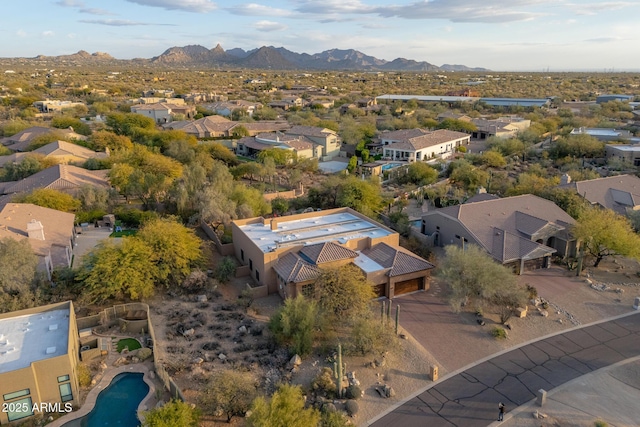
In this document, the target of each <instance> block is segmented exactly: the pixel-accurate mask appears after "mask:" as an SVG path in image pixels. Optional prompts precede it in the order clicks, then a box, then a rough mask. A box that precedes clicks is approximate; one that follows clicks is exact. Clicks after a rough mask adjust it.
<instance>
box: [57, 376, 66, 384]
mask: <svg viewBox="0 0 640 427" xmlns="http://www.w3.org/2000/svg"><path fill="white" fill-rule="evenodd" d="M65 381H69V375H63V376H61V377H58V382H59V383H63V382H65Z"/></svg>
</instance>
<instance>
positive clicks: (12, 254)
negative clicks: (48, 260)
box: [0, 237, 38, 294]
mask: <svg viewBox="0 0 640 427" xmlns="http://www.w3.org/2000/svg"><path fill="white" fill-rule="evenodd" d="M0 265H1V266H2V268H0V292H4V293H11V294H15V293H20V292H23V291H26V290H28V289H30V288H31V284H32V283H33V281H34V279H35V274H36V267H37V266H38V257H36V255H35V254H34V253H33V249H31V245H29V241H28V240H27V239H23V240H15V239H12V238H10V237H5V238H4V239H0Z"/></svg>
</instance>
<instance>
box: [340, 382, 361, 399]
mask: <svg viewBox="0 0 640 427" xmlns="http://www.w3.org/2000/svg"><path fill="white" fill-rule="evenodd" d="M344 395H345V397H346V398H347V399H356V400H357V399H360V398H361V397H362V390H361V389H360V387H358V386H357V385H350V386H349V387H347V390H346V391H345V394H344Z"/></svg>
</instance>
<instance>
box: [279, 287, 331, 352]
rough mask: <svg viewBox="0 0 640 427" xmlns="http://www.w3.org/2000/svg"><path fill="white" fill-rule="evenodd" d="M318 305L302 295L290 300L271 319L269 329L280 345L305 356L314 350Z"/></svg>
mask: <svg viewBox="0 0 640 427" xmlns="http://www.w3.org/2000/svg"><path fill="white" fill-rule="evenodd" d="M318 316H319V310H318V304H317V303H316V302H315V301H313V300H307V299H306V298H304V297H303V296H302V295H298V296H297V297H296V298H289V299H287V300H286V301H285V302H284V306H283V307H282V308H280V309H279V310H278V311H277V312H276V313H275V314H274V315H273V316H271V319H269V329H270V330H271V332H272V333H273V337H274V339H275V340H276V342H277V343H278V344H280V345H284V346H286V347H287V348H288V349H289V350H290V351H291V352H292V353H296V354H299V355H300V356H305V355H307V354H309V353H310V352H311V350H312V348H313V341H314V334H315V327H316V325H317V323H318Z"/></svg>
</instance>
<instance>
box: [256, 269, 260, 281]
mask: <svg viewBox="0 0 640 427" xmlns="http://www.w3.org/2000/svg"><path fill="white" fill-rule="evenodd" d="M256 280H257V281H258V282H259V281H260V272H259V271H258V270H256Z"/></svg>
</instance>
